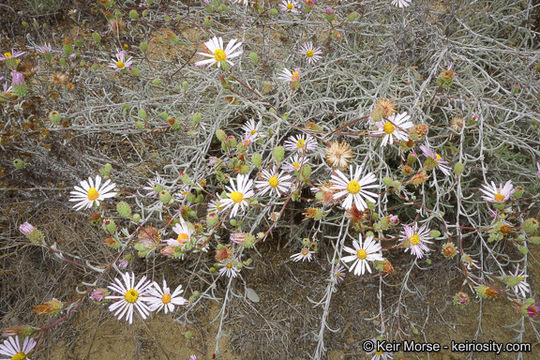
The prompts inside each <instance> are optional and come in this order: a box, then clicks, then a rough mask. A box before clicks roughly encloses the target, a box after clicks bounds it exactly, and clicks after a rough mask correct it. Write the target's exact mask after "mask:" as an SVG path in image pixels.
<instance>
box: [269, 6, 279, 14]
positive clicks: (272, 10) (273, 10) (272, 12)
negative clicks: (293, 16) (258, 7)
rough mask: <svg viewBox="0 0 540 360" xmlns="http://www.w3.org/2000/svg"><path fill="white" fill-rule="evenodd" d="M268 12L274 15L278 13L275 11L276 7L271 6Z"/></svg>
mask: <svg viewBox="0 0 540 360" xmlns="http://www.w3.org/2000/svg"><path fill="white" fill-rule="evenodd" d="M269 13H270V15H272V16H275V15H277V14H278V11H277V9H276V8H271V9H270V11H269Z"/></svg>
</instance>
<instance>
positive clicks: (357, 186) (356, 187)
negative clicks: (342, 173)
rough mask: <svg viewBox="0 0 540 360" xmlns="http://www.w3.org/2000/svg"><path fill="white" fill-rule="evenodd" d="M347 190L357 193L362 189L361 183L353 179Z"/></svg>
mask: <svg viewBox="0 0 540 360" xmlns="http://www.w3.org/2000/svg"><path fill="white" fill-rule="evenodd" d="M347 191H348V192H350V193H351V194H357V193H358V192H359V191H360V184H359V183H358V181H356V180H351V182H350V183H349V185H347Z"/></svg>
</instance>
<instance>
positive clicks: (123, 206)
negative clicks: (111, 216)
mask: <svg viewBox="0 0 540 360" xmlns="http://www.w3.org/2000/svg"><path fill="white" fill-rule="evenodd" d="M116 211H118V214H120V216H122V217H125V218H129V217H131V207H130V206H129V204H128V203H127V202H125V201H120V202H119V203H118V204H116Z"/></svg>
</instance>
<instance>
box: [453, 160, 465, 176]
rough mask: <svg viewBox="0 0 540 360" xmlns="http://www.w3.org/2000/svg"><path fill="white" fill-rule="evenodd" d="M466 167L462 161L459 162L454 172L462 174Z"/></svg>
mask: <svg viewBox="0 0 540 360" xmlns="http://www.w3.org/2000/svg"><path fill="white" fill-rule="evenodd" d="M464 169H465V167H464V166H463V164H462V163H461V162H457V163H456V165H454V174H456V175H461V174H462V173H463V170H464Z"/></svg>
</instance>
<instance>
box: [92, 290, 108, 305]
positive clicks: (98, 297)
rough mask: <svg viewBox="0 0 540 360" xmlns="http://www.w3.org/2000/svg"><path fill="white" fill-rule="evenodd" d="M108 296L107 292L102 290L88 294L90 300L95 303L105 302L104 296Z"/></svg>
mask: <svg viewBox="0 0 540 360" xmlns="http://www.w3.org/2000/svg"><path fill="white" fill-rule="evenodd" d="M107 295H109V290H107V289H104V288H95V289H94V290H92V293H91V294H90V299H91V300H92V301H94V302H96V303H101V302H103V300H105V296H107Z"/></svg>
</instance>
